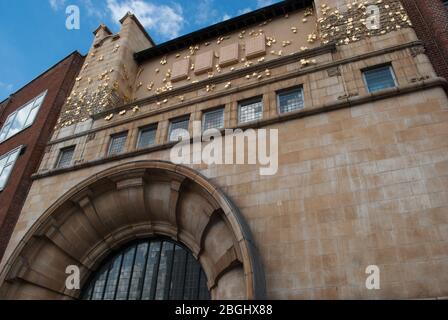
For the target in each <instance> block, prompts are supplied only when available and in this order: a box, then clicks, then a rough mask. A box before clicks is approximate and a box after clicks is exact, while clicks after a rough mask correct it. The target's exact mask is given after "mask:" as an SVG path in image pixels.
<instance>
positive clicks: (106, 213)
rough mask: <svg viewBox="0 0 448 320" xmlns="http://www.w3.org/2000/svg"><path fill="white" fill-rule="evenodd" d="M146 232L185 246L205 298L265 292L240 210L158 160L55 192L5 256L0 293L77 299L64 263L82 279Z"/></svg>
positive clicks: (187, 172)
mask: <svg viewBox="0 0 448 320" xmlns="http://www.w3.org/2000/svg"><path fill="white" fill-rule="evenodd" d="M153 236H166V237H170V238H171V239H173V240H175V241H178V242H180V243H182V244H184V245H185V246H187V247H188V248H189V249H190V250H191V252H192V253H193V255H194V256H195V257H196V258H197V259H198V260H199V262H200V264H201V266H202V268H203V269H204V272H205V274H206V276H207V280H208V282H207V286H208V288H209V290H210V292H211V295H212V299H226V298H242V299H264V298H265V279H264V272H263V268H262V265H261V261H260V258H259V256H258V252H257V250H256V248H255V245H254V242H253V238H252V235H251V232H250V229H249V227H248V225H247V224H246V222H245V220H244V218H243V217H242V215H241V213H240V212H239V211H238V210H237V208H236V207H235V206H234V205H233V204H232V202H231V201H230V200H229V199H228V198H227V197H226V196H225V194H224V193H223V192H222V191H220V190H219V189H218V188H216V187H215V186H213V185H212V184H211V183H210V182H209V181H208V180H207V179H206V178H205V177H203V176H202V175H201V174H199V173H198V172H196V171H194V170H192V169H190V168H187V167H184V166H179V165H174V164H172V163H169V162H162V161H138V162H132V163H127V164H123V165H118V166H116V167H113V168H110V169H107V170H105V171H103V172H100V173H98V174H95V175H93V176H91V177H90V178H88V179H87V180H85V181H83V182H81V183H80V184H78V185H77V186H75V187H74V188H72V189H71V190H70V191H68V192H67V193H66V194H65V195H63V196H62V197H61V198H59V199H58V200H57V201H56V202H55V203H54V204H53V205H52V206H51V207H50V208H48V209H47V210H46V211H45V212H44V213H43V214H42V216H41V217H40V218H39V219H38V220H37V221H36V223H35V224H34V225H33V226H32V227H31V228H30V230H29V231H28V232H27V233H26V235H25V236H24V238H23V240H22V241H21V242H20V243H19V244H18V246H17V247H16V248H15V250H14V252H13V254H12V255H11V256H10V258H9V259H8V262H7V264H6V265H5V268H4V269H3V272H2V274H1V277H0V281H1V282H0V283H1V287H0V297H3V298H7V299H27V298H30V299H46V298H47V299H77V298H78V297H79V293H80V292H79V290H78V291H70V290H67V289H66V288H65V279H66V276H67V275H66V274H65V268H66V267H67V266H68V265H78V266H80V270H81V283H84V282H85V281H86V280H87V279H88V277H89V275H90V274H91V273H92V272H93V271H95V270H96V269H97V268H98V267H99V265H100V264H101V262H102V261H103V259H104V258H105V257H106V256H107V255H108V254H109V253H110V252H112V251H114V250H116V249H118V248H120V247H121V246H123V245H124V244H126V243H128V242H130V241H132V240H135V239H140V238H145V237H153ZM222 278H224V279H225V283H224V281H222V282H220V279H222Z"/></svg>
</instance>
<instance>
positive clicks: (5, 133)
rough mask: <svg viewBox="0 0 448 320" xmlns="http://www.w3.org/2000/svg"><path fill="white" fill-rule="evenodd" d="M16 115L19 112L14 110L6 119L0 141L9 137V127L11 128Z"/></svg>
mask: <svg viewBox="0 0 448 320" xmlns="http://www.w3.org/2000/svg"><path fill="white" fill-rule="evenodd" d="M16 115H17V113H16V112H14V113H12V114H10V115H9V116H8V119H6V122H5V124H4V125H3V128H2V132H1V133H0V141H3V140H5V139H6V138H7V137H8V131H9V128H11V125H12V122H13V121H14V117H15V116H16Z"/></svg>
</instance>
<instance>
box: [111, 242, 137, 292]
mask: <svg viewBox="0 0 448 320" xmlns="http://www.w3.org/2000/svg"><path fill="white" fill-rule="evenodd" d="M136 249H137V247H132V248H130V249H129V250H128V251H127V252H126V253H125V255H124V257H123V263H122V265H121V272H120V275H119V279H120V280H119V282H118V289H117V295H116V297H115V299H116V300H127V298H128V290H129V284H130V281H131V275H132V271H133V266H134V257H135V251H136Z"/></svg>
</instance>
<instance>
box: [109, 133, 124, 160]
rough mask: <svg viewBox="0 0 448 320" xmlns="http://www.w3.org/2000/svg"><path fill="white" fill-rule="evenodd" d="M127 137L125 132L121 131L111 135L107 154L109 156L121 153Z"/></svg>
mask: <svg viewBox="0 0 448 320" xmlns="http://www.w3.org/2000/svg"><path fill="white" fill-rule="evenodd" d="M127 138H128V133H127V132H122V133H119V134H115V135H113V136H112V137H111V139H110V144H109V152H108V153H107V154H108V155H109V156H113V155H116V154H120V153H122V152H123V151H124V146H125V144H126V140H127Z"/></svg>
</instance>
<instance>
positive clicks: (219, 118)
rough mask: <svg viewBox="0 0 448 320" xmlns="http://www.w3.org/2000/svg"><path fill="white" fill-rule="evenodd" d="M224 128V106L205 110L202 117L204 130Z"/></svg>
mask: <svg viewBox="0 0 448 320" xmlns="http://www.w3.org/2000/svg"><path fill="white" fill-rule="evenodd" d="M222 128H224V108H220V109H216V110H212V111H208V112H205V113H204V115H203V117H202V131H206V130H208V129H222Z"/></svg>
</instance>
